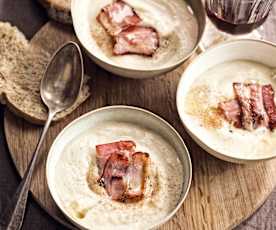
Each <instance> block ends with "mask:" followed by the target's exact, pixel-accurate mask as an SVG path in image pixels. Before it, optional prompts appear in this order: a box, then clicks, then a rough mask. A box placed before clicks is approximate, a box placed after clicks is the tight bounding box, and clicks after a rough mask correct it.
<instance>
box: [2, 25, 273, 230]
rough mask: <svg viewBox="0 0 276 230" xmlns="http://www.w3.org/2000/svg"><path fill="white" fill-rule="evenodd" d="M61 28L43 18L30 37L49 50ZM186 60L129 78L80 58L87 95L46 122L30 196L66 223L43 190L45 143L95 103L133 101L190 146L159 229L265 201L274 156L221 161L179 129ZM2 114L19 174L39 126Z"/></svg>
mask: <svg viewBox="0 0 276 230" xmlns="http://www.w3.org/2000/svg"><path fill="white" fill-rule="evenodd" d="M66 31H67V32H68V31H70V30H66ZM63 33H64V29H61V28H60V26H58V25H57V24H54V23H48V24H46V26H44V27H43V28H42V30H40V32H39V33H38V34H37V35H36V36H35V37H34V40H33V41H32V42H35V43H37V44H38V45H43V46H48V45H51V49H52V50H54V49H55V47H54V46H53V43H51V41H52V40H53V39H55V40H57V39H56V38H60V37H62V34H63ZM67 35H68V34H67ZM65 37H67V36H65ZM69 37H70V36H69ZM60 40H62V39H60ZM187 64H188V63H185V64H184V65H182V66H181V67H179V68H178V69H176V70H175V71H173V72H171V73H169V74H166V75H164V76H161V77H158V78H154V79H148V80H130V79H123V78H120V77H118V76H114V75H112V74H110V73H107V72H106V71H104V70H102V69H100V68H99V67H97V66H96V65H95V64H93V63H92V62H91V61H89V60H86V67H87V72H88V74H89V75H90V76H92V81H91V87H92V96H91V98H90V99H89V100H88V101H87V102H85V103H84V104H83V105H82V106H81V107H80V108H79V109H77V110H76V111H75V112H74V113H73V114H72V115H70V116H69V117H67V118H66V119H65V120H63V121H62V122H59V123H56V124H54V125H53V126H52V127H51V129H50V131H49V133H48V136H47V139H46V141H45V144H44V146H43V149H42V151H41V158H40V160H39V165H38V167H37V171H36V173H35V175H34V179H33V185H32V192H33V195H34V197H35V198H36V199H37V200H38V202H39V203H40V204H41V205H42V206H43V207H45V208H46V210H47V211H48V212H49V213H50V214H51V215H52V216H54V217H55V218H56V219H58V220H59V221H63V223H66V220H65V218H64V216H63V215H62V214H61V213H60V211H59V210H58V208H57V207H56V205H55V203H54V202H53V200H52V198H51V196H50V194H49V191H48V188H47V183H46V178H45V161H46V157H47V152H48V150H49V147H50V146H51V143H52V142H53V140H54V138H55V137H56V135H57V134H58V133H59V132H60V130H61V129H62V128H63V127H64V126H65V125H67V124H68V123H69V122H70V121H72V120H73V119H75V118H76V117H79V116H80V115H82V114H84V113H86V112H88V111H91V110H93V109H95V108H99V107H102V106H106V105H115V104H124V105H134V106H139V107H142V108H146V109H148V110H150V111H152V112H154V113H156V114H158V115H160V116H161V117H163V118H165V119H166V120H167V121H169V122H170V123H171V124H172V125H173V126H174V127H175V128H176V129H177V130H178V131H179V133H180V134H181V135H182V137H183V139H184V140H185V142H186V144H187V146H188V148H189V150H190V154H191V157H192V160H193V171H194V174H193V182H192V187H191V190H190V192H189V195H188V197H187V199H186V201H185V203H184V205H183V206H182V207H181V208H180V210H179V211H178V213H177V214H176V216H175V217H174V218H173V219H172V220H171V221H169V222H168V223H167V224H165V225H164V226H163V227H162V228H161V229H168V230H172V229H207V230H208V229H210V230H220V229H230V228H232V227H234V226H236V225H237V224H238V223H240V222H241V221H243V220H244V219H245V218H247V217H248V216H250V215H251V214H252V213H253V212H254V211H255V210H256V209H257V208H258V207H259V206H260V205H261V204H262V203H263V202H264V201H265V199H266V198H267V196H268V195H269V194H270V193H271V191H272V190H273V188H274V186H275V184H276V181H275V179H274V178H275V176H276V168H275V164H276V160H270V161H266V162H260V163H255V164H250V165H235V164H230V163H226V162H223V161H220V160H218V159H215V158H213V157H211V156H209V155H208V154H207V153H206V152H205V151H203V150H202V149H201V148H200V147H198V146H197V145H196V144H195V143H194V142H193V141H192V140H191V138H190V137H189V136H188V135H187V134H186V132H185V131H184V128H183V126H182V125H181V123H180V120H179V118H178V114H177V111H176V105H175V93H176V87H177V84H178V80H179V78H180V75H181V73H182V72H183V70H184V69H185V67H186V65H187ZM4 119H5V134H6V138H7V142H8V146H9V150H10V152H11V155H12V158H13V160H14V162H15V165H16V167H17V169H18V170H19V172H20V175H22V174H23V172H24V171H25V169H26V167H27V164H28V162H29V160H30V159H31V155H32V153H33V150H34V148H35V145H36V143H37V141H38V138H39V134H40V132H41V127H38V126H34V125H30V124H28V123H27V122H25V121H23V120H22V119H19V118H17V117H16V116H14V115H13V114H12V113H10V112H9V111H6V114H5V118H4Z"/></svg>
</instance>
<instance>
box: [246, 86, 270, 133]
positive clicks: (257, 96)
mask: <svg viewBox="0 0 276 230" xmlns="http://www.w3.org/2000/svg"><path fill="white" fill-rule="evenodd" d="M248 86H249V87H250V90H251V98H250V99H251V106H252V115H253V122H254V124H253V125H254V128H258V127H259V126H264V127H268V124H269V118H268V115H267V113H266V110H265V107H264V102H263V93H262V86H260V85H259V84H248Z"/></svg>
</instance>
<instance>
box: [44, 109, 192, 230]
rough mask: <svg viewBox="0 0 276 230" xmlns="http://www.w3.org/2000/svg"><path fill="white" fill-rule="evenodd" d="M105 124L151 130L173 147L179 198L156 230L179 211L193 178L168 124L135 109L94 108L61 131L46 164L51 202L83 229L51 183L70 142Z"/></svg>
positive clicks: (184, 151)
mask: <svg viewBox="0 0 276 230" xmlns="http://www.w3.org/2000/svg"><path fill="white" fill-rule="evenodd" d="M104 121H119V122H129V123H132V124H135V125H138V126H142V127H145V128H147V129H149V130H150V131H152V132H154V133H158V134H159V135H161V136H162V137H163V138H164V139H165V140H166V141H167V142H168V143H170V145H171V146H172V147H173V148H175V150H176V152H177V154H178V157H179V160H180V161H181V164H182V165H183V170H184V178H183V185H182V192H181V197H180V199H179V201H178V204H177V205H176V207H175V209H174V210H173V211H172V212H171V213H170V214H169V215H167V217H166V218H165V219H163V220H162V221H161V222H159V223H156V224H155V225H154V226H152V227H157V226H159V225H161V224H163V223H165V222H166V221H168V220H169V219H170V218H171V217H172V216H173V215H174V214H175V213H176V211H177V210H178V209H179V208H180V206H181V205H182V203H183V202H184V200H185V198H186V195H187V193H188V191H189V188H190V185H191V178H192V164H191V159H190V156H189V152H188V150H187V148H186V146H185V143H184V142H183V140H182V139H181V137H180V135H179V134H178V133H177V132H176V131H175V129H174V128H173V127H172V126H171V125H169V124H168V123H167V122H166V121H165V120H163V119H162V118H160V117H158V116H157V115H155V114H153V113H151V112H148V111H146V110H143V109H139V108H136V107H130V106H110V107H104V108H101V109H97V110H94V111H91V112H89V113H87V114H85V115H83V116H81V117H80V118H78V119H76V120H75V121H73V122H72V123H70V124H69V125H68V126H67V127H65V128H64V129H63V131H62V132H61V133H60V134H59V135H58V137H57V138H56V139H55V141H54V143H53V145H52V147H51V149H50V151H49V155H48V158H47V164H46V176H47V182H48V186H49V190H50V193H51V195H52V197H53V199H54V200H55V202H56V204H57V205H58V207H59V208H60V209H61V211H62V212H63V213H64V214H65V216H66V217H67V218H68V219H69V220H70V221H71V222H72V223H73V224H75V225H76V226H78V227H80V228H82V229H84V228H83V226H80V225H79V224H78V223H77V222H76V221H74V220H73V218H72V217H71V216H70V214H69V213H68V211H67V210H66V209H65V208H64V207H63V205H62V203H61V200H60V198H59V196H58V194H57V190H56V188H55V183H54V176H55V166H56V164H57V162H58V160H59V158H60V156H61V154H62V153H63V150H64V148H65V147H66V146H67V145H68V144H69V143H70V142H71V141H72V140H73V139H75V138H77V137H79V136H80V135H81V134H82V133H84V132H85V131H87V130H91V128H92V127H93V126H95V124H97V123H98V122H104Z"/></svg>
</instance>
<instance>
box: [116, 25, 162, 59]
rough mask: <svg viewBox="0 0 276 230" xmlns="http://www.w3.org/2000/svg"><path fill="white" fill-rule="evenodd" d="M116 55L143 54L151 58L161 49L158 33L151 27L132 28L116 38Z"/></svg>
mask: <svg viewBox="0 0 276 230" xmlns="http://www.w3.org/2000/svg"><path fill="white" fill-rule="evenodd" d="M115 40H116V44H115V46H114V49H113V53H114V54H115V55H123V54H129V53H132V54H142V55H147V56H151V55H153V54H154V52H155V51H156V50H157V48H158V47H159V37H158V34H157V32H156V31H155V30H154V29H153V28H151V27H142V26H132V27H129V28H128V29H126V30H124V31H123V32H121V33H120V34H118V36H117V37H116V38H115Z"/></svg>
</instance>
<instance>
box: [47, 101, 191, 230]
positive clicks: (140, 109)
mask: <svg viewBox="0 0 276 230" xmlns="http://www.w3.org/2000/svg"><path fill="white" fill-rule="evenodd" d="M113 109H130V110H136V111H139V112H142V113H144V114H147V115H150V116H152V117H153V118H154V119H157V120H158V121H159V122H161V123H163V124H165V125H166V127H167V128H168V129H170V130H171V132H172V133H174V134H175V136H176V137H177V139H178V140H179V142H180V143H181V145H182V147H183V150H184V151H185V153H184V151H183V153H182V154H185V155H186V159H187V165H188V169H187V170H188V171H189V175H188V177H187V182H186V183H187V188H186V190H184V189H183V190H182V193H183V195H182V197H180V199H179V201H178V203H177V205H176V206H175V208H174V209H173V210H172V211H171V212H170V213H169V214H168V215H167V216H166V217H165V218H163V219H162V220H161V221H159V222H157V223H156V224H154V225H153V226H150V227H149V229H155V228H157V227H159V226H161V225H162V224H164V223H166V222H167V221H168V220H170V219H171V218H172V217H173V216H174V215H175V214H176V212H177V211H178V210H179V209H180V207H181V206H182V204H183V203H184V201H185V199H186V197H187V195H188V193H189V191H190V188H191V183H192V173H193V169H192V160H191V157H190V152H189V150H188V148H187V146H186V144H185V142H184V140H183V138H182V137H181V136H180V134H179V133H178V132H177V131H176V129H175V128H174V127H173V126H172V125H171V124H170V123H169V122H167V121H166V120H165V119H163V118H162V117H160V116H158V115H156V114H154V113H153V112H151V111H148V110H146V109H142V108H139V107H135V106H127V105H113V106H105V107H101V108H98V109H95V110H92V111H90V112H87V113H85V114H83V115H82V116H80V117H78V118H76V119H74V120H73V121H71V122H70V123H69V124H68V125H66V126H65V127H64V128H63V129H62V131H61V132H60V133H59V134H58V135H57V137H56V138H55V140H54V142H53V143H52V145H51V148H50V150H49V152H48V156H47V160H46V181H47V185H48V189H49V192H50V195H51V197H52V198H53V200H54V202H55V204H56V205H57V206H58V208H59V209H60V210H61V211H62V213H63V214H64V216H65V217H66V218H67V219H68V220H69V221H70V222H71V223H73V224H74V225H75V226H77V227H79V228H81V229H86V228H85V227H84V226H81V225H80V224H79V223H78V222H77V221H75V220H74V219H73V218H72V217H71V216H70V215H68V214H67V213H68V212H67V211H66V210H65V208H64V207H63V206H62V205H61V203H60V202H57V201H59V200H60V199H59V198H58V197H57V193H56V189H55V188H53V187H52V185H53V182H50V181H52V180H51V179H49V178H50V176H49V175H50V169H51V167H52V166H51V162H52V160H51V159H52V155H53V151H54V150H53V149H54V147H55V146H56V144H57V142H58V141H59V140H60V139H61V138H62V136H63V134H64V133H65V132H67V130H68V129H69V128H70V127H71V126H73V125H75V124H76V123H78V122H79V121H80V120H82V119H84V118H86V117H89V116H91V115H93V114H95V113H98V112H101V111H104V110H113ZM184 182H185V180H183V185H184Z"/></svg>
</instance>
